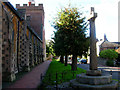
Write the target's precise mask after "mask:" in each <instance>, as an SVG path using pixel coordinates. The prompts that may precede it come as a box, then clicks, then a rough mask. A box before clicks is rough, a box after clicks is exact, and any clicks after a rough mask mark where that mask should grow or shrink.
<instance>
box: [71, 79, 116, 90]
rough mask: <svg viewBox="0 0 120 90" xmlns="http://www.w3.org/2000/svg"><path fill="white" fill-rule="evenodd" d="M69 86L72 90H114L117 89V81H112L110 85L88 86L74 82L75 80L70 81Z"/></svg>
mask: <svg viewBox="0 0 120 90" xmlns="http://www.w3.org/2000/svg"><path fill="white" fill-rule="evenodd" d="M70 86H71V87H72V88H74V89H81V88H84V89H86V90H116V89H117V87H118V82H117V81H114V80H113V81H112V82H111V83H110V84H104V85H90V84H81V83H79V82H77V81H76V79H73V80H70Z"/></svg>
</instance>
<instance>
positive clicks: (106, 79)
mask: <svg viewBox="0 0 120 90" xmlns="http://www.w3.org/2000/svg"><path fill="white" fill-rule="evenodd" d="M76 81H77V82H79V83H83V84H90V85H99V84H109V83H111V82H112V75H109V74H104V75H101V76H88V75H86V74H85V73H82V74H78V75H76Z"/></svg>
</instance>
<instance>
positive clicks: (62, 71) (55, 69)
mask: <svg viewBox="0 0 120 90" xmlns="http://www.w3.org/2000/svg"><path fill="white" fill-rule="evenodd" d="M80 73H86V70H84V69H81V68H77V71H71V65H67V66H64V64H62V63H60V62H58V61H56V60H53V61H52V62H51V64H50V66H49V68H48V70H47V72H46V75H45V77H44V79H43V84H46V85H55V84H56V82H57V84H60V83H63V82H68V81H70V80H72V79H75V78H76V75H77V74H80ZM56 74H57V80H56ZM62 76H63V77H62Z"/></svg>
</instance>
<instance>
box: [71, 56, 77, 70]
mask: <svg viewBox="0 0 120 90" xmlns="http://www.w3.org/2000/svg"><path fill="white" fill-rule="evenodd" d="M71 69H72V71H76V70H77V55H73V57H72V68H71Z"/></svg>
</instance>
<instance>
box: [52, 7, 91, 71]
mask: <svg viewBox="0 0 120 90" xmlns="http://www.w3.org/2000/svg"><path fill="white" fill-rule="evenodd" d="M54 28H55V29H56V30H57V31H56V32H55V37H54V40H55V43H54V45H55V46H57V47H56V48H59V50H58V51H57V52H56V53H58V52H60V53H59V54H63V55H70V54H72V55H73V58H72V70H77V56H78V55H80V56H82V54H85V53H86V52H87V50H88V47H89V44H87V43H88V41H89V40H88V39H89V38H87V37H86V33H85V32H86V30H87V22H85V17H82V13H80V12H78V9H77V8H70V7H69V8H64V9H61V11H60V12H58V17H57V18H56V19H55V22H54Z"/></svg>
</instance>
